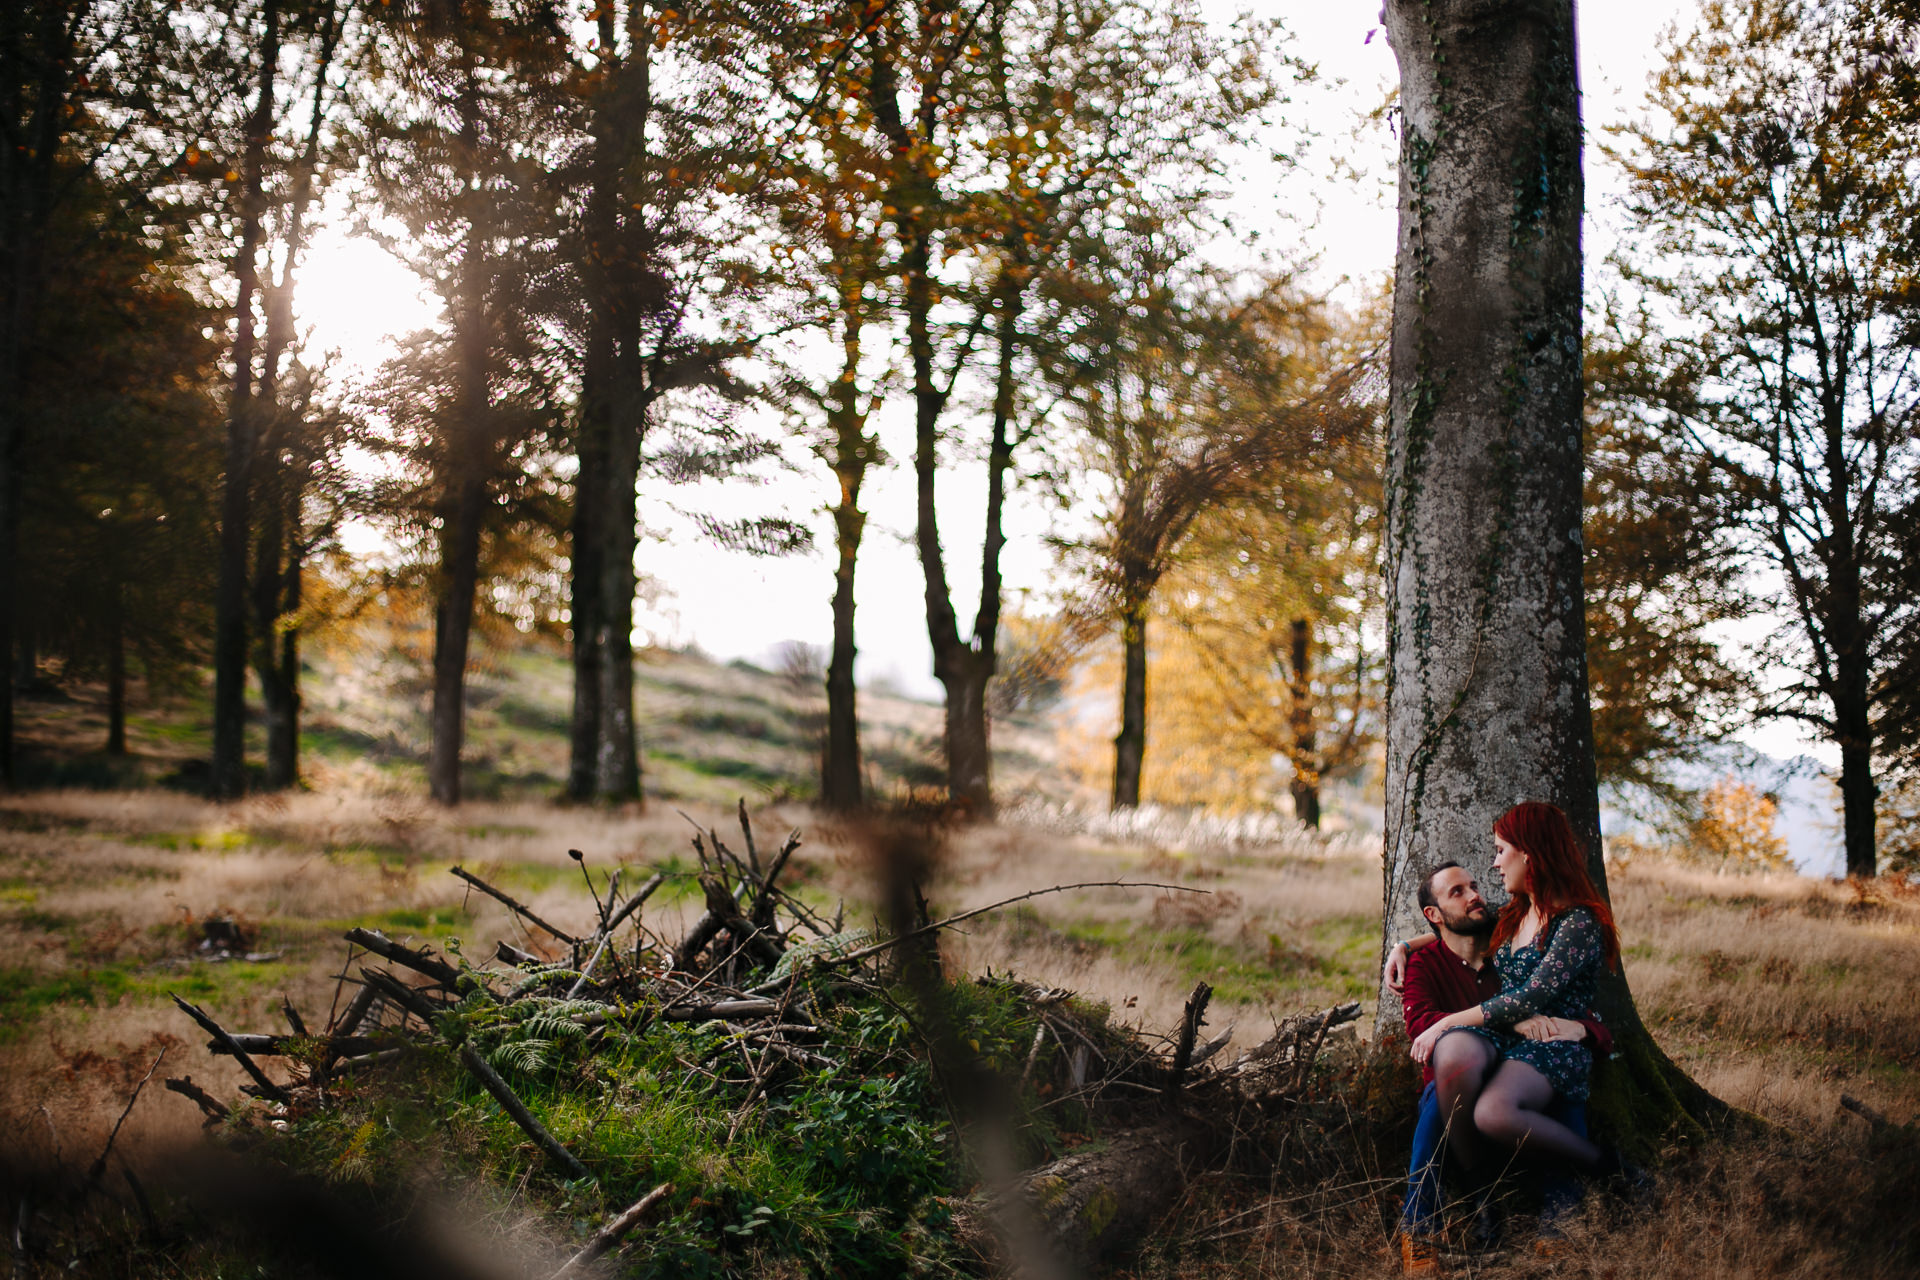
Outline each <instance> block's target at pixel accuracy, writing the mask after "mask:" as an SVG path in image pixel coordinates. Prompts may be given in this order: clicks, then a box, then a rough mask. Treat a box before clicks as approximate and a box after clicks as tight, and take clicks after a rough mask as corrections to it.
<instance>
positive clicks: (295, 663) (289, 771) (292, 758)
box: [258, 541, 303, 791]
mask: <svg viewBox="0 0 1920 1280" xmlns="http://www.w3.org/2000/svg"><path fill="white" fill-rule="evenodd" d="M302 558H303V557H302V555H301V551H300V545H299V543H298V541H289V542H288V544H287V546H286V550H285V552H284V553H283V559H282V560H281V563H280V565H279V573H278V574H276V575H275V580H274V584H273V585H274V588H275V590H274V604H273V607H274V611H275V615H274V616H275V621H274V625H273V627H272V628H271V629H270V630H269V631H268V632H267V633H266V635H265V636H264V637H263V644H262V645H261V661H260V662H259V666H258V670H259V675H260V705H261V707H262V709H263V710H264V711H265V713H266V721H267V789H268V790H269V791H285V790H286V789H287V788H289V787H293V786H298V785H299V782H300V632H299V630H298V628H295V627H291V626H287V625H286V624H285V623H283V622H281V621H280V619H283V618H286V617H287V616H289V615H290V614H293V613H296V612H298V611H299V608H300V591H301V582H300V578H301V561H302Z"/></svg>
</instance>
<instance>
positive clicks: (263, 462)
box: [253, 4, 341, 791]
mask: <svg viewBox="0 0 1920 1280" xmlns="http://www.w3.org/2000/svg"><path fill="white" fill-rule="evenodd" d="M319 26H320V52H319V57H318V59H317V60H316V63H315V67H314V85H313V104H312V110H311V111H310V113H309V116H308V123H307V139H306V145H305V147H304V149H303V151H302V154H301V157H300V162H299V164H298V166H297V167H296V168H295V169H294V173H293V188H292V191H291V192H290V193H289V195H288V200H287V230H286V237H285V242H284V247H283V252H284V257H283V258H282V261H281V266H280V280H279V283H277V284H275V285H273V287H272V288H270V289H267V290H265V291H264V292H265V296H266V313H267V330H266V344H265V349H264V351H263V352H262V358H261V361H260V384H259V386H258V388H257V389H256V394H255V399H256V401H257V403H258V404H259V405H260V406H262V410H263V416H264V418H265V423H264V428H265V429H264V430H263V432H262V440H261V442H260V449H259V452H258V455H257V457H256V458H255V463H256V466H257V467H258V470H259V475H258V480H259V482H260V483H259V486H258V491H257V496H258V498H259V499H260V501H261V502H262V503H263V504H265V514H264V516H263V518H262V520H261V528H260V536H259V540H258V544H257V545H256V547H255V550H254V567H253V608H254V631H255V635H254V673H255V675H256V676H257V677H258V679H259V681H260V706H261V711H262V713H263V715H264V718H265V720H266V729H267V767H266V786H267V789H268V790H270V791H284V790H286V789H287V788H288V787H291V786H294V785H295V784H296V783H298V782H299V780H300V660H299V651H300V641H299V635H298V633H297V632H296V631H295V630H294V629H293V627H292V626H291V625H289V623H288V622H287V621H286V619H287V618H288V616H289V615H290V614H292V613H293V612H294V611H295V610H297V609H298V608H299V605H300V573H301V560H302V559H303V555H304V553H303V542H304V539H305V530H304V527H303V521H302V509H303V507H304V504H305V499H306V490H307V470H306V466H305V462H306V458H307V457H308V456H309V453H310V449H311V446H310V445H309V443H308V442H307V441H306V440H305V439H303V438H301V428H303V427H304V426H305V425H306V424H305V423H303V422H301V421H300V418H299V416H298V415H297V413H296V411H295V410H294V409H293V408H292V407H291V406H284V405H282V404H281V403H280V365H281V362H282V360H284V359H285V357H286V355H287V352H288V351H290V350H292V348H293V341H294V324H293V285H294V277H295V273H296V272H297V271H298V270H299V266H300V258H301V255H302V254H303V253H304V252H305V251H306V247H307V225H308V224H307V216H308V214H309V213H310V212H311V211H312V208H313V199H314V175H315V172H316V171H317V170H318V168H319V165H320V132H321V129H322V127H323V126H324V125H325V123H326V93H327V73H328V71H329V70H330V69H331V68H332V66H333V57H334V54H335V52H336V51H337V50H338V48H339V41H340V31H341V20H340V13H339V10H338V9H337V8H336V7H335V6H333V5H332V4H328V5H326V7H325V8H324V10H323V11H322V13H321V14H320V15H319ZM284 455H290V456H284Z"/></svg>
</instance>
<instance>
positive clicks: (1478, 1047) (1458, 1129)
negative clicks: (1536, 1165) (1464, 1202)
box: [1433, 1031, 1600, 1169]
mask: <svg viewBox="0 0 1920 1280" xmlns="http://www.w3.org/2000/svg"><path fill="white" fill-rule="evenodd" d="M1495 1057H1496V1055H1495V1053H1494V1049H1493V1046H1492V1045H1490V1044H1488V1043H1487V1041H1486V1039H1485V1038H1484V1037H1482V1036H1477V1035H1474V1034H1473V1033H1471V1032H1460V1031H1453V1032H1448V1033H1447V1034H1446V1035H1443V1036H1441V1037H1440V1042H1439V1043H1438V1044H1436V1045H1434V1047H1433V1080H1434V1092H1435V1095H1436V1097H1437V1098H1438V1100H1439V1103H1440V1116H1441V1119H1442V1120H1443V1121H1444V1122H1445V1123H1446V1126H1447V1141H1448V1143H1449V1145H1450V1146H1451V1148H1452V1150H1453V1154H1454V1156H1455V1157H1456V1158H1457V1159H1459V1160H1460V1162H1461V1163H1462V1164H1463V1165H1465V1166H1466V1167H1467V1168H1472V1167H1474V1165H1475V1163H1476V1161H1477V1160H1478V1158H1479V1155H1480V1152H1479V1147H1480V1146H1482V1145H1483V1143H1482V1140H1484V1141H1485V1142H1486V1143H1492V1144H1497V1145H1498V1146H1500V1147H1503V1148H1507V1149H1508V1150H1511V1151H1514V1152H1516V1153H1524V1154H1526V1155H1532V1156H1545V1157H1549V1158H1554V1159H1559V1160H1565V1161H1567V1162H1568V1163H1570V1164H1572V1165H1574V1166H1575V1167H1577V1168H1581V1169H1592V1168H1593V1167H1594V1166H1595V1165H1597V1164H1598V1163H1599V1162H1600V1149H1599V1148H1598V1147H1596V1146H1594V1145H1593V1144H1592V1143H1591V1142H1588V1141H1587V1140H1586V1139H1585V1138H1583V1137H1581V1136H1580V1135H1579V1134H1577V1133H1575V1132H1574V1131H1573V1130H1571V1129H1569V1128H1567V1126H1565V1125H1564V1124H1561V1123H1560V1122H1559V1121H1558V1120H1555V1119H1553V1118H1552V1117H1551V1116H1549V1115H1547V1114H1546V1109H1547V1108H1548V1107H1550V1106H1552V1105H1553V1086H1552V1085H1551V1084H1549V1083H1548V1082H1547V1078H1546V1077H1545V1076H1543V1075H1541V1074H1540V1073H1539V1072H1538V1071H1536V1070H1534V1068H1532V1067H1530V1066H1528V1065H1527V1064H1526V1063H1524V1062H1521V1061H1519V1060H1517V1059H1514V1058H1509V1059H1507V1060H1506V1061H1505V1062H1500V1063H1498V1065H1496V1064H1495ZM1469 1116H1470V1117H1472V1123H1471V1124H1469V1123H1465V1121H1466V1118H1467V1117H1469Z"/></svg>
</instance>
